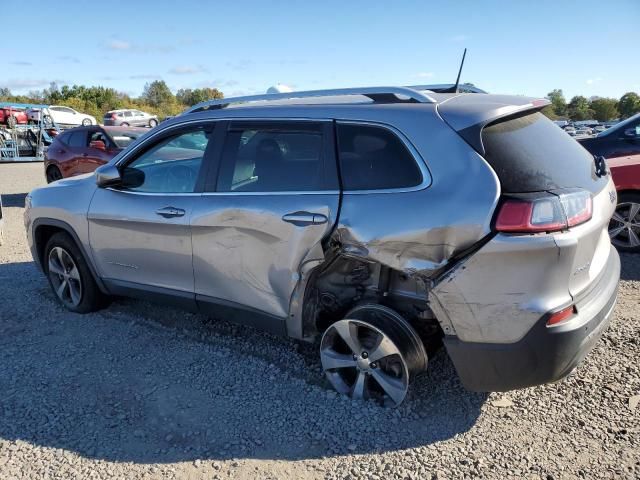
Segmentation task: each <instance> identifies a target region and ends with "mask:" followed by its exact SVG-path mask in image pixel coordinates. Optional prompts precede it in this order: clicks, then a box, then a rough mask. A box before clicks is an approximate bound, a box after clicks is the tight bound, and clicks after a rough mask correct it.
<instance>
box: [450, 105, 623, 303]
mask: <svg viewBox="0 0 640 480" xmlns="http://www.w3.org/2000/svg"><path fill="white" fill-rule="evenodd" d="M473 97H474V98H473V99H470V98H469V96H459V97H455V98H452V99H451V100H449V101H447V102H444V103H443V104H442V105H440V106H439V112H440V114H441V116H442V117H443V119H444V120H445V121H446V122H447V123H449V125H451V126H452V127H453V128H454V129H456V130H457V131H458V133H460V135H461V136H462V137H463V138H464V139H465V140H466V141H467V142H468V143H469V144H470V145H471V146H472V147H474V148H475V149H476V150H477V151H478V152H479V153H480V154H481V155H483V157H484V158H485V160H486V161H487V162H488V163H489V165H491V167H492V168H493V170H494V171H495V173H496V175H497V176H498V179H499V180H500V184H501V188H502V199H501V203H500V205H499V206H498V209H497V211H496V216H495V223H494V227H495V229H496V230H497V231H499V232H503V233H504V234H507V235H544V234H553V236H554V239H555V241H556V243H557V244H558V247H559V249H560V252H559V255H561V256H569V257H571V258H565V260H568V264H570V265H572V269H571V271H570V272H567V281H568V288H569V293H570V294H571V295H572V296H574V298H575V297H576V296H578V295H580V293H581V292H583V291H584V290H585V289H586V288H587V287H588V286H589V285H590V284H592V283H593V282H594V281H595V280H596V279H597V277H598V276H599V274H600V273H601V271H602V269H603V267H604V265H605V263H606V260H607V258H608V255H609V250H610V241H609V237H608V234H607V225H608V222H609V219H610V218H611V215H612V214H613V211H614V208H615V189H614V187H613V183H612V181H611V175H610V174H609V173H608V172H607V170H606V167H605V166H604V163H603V162H602V163H600V162H599V161H597V160H596V159H594V157H593V156H592V155H591V154H590V153H589V152H587V151H586V150H585V149H584V148H583V147H582V146H581V145H580V144H579V143H578V142H577V141H575V140H574V139H573V138H571V137H570V136H569V135H567V134H566V133H565V132H564V131H563V130H562V129H560V128H558V126H556V125H555V124H554V123H553V122H551V121H550V120H549V119H547V118H546V117H545V116H544V115H543V114H542V113H540V109H541V108H542V107H544V106H545V105H546V104H547V103H548V102H546V101H545V100H535V99H530V98H526V97H506V96H493V95H474V96H473ZM491 97H494V98H491ZM465 103H470V104H469V105H466V106H465ZM465 110H466V112H467V115H465V114H464V112H465ZM525 217H526V218H525Z"/></svg>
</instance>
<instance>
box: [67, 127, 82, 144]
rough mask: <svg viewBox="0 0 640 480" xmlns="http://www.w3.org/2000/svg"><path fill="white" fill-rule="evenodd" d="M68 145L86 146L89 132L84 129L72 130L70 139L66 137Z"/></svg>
mask: <svg viewBox="0 0 640 480" xmlns="http://www.w3.org/2000/svg"><path fill="white" fill-rule="evenodd" d="M65 140H66V143H67V145H69V146H70V147H86V146H87V132H86V130H82V131H79V132H72V133H71V134H70V135H69V138H68V139H65Z"/></svg>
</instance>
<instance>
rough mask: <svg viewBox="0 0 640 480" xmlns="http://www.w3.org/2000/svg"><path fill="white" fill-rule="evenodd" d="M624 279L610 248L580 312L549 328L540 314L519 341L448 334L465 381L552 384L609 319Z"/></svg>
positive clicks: (479, 386) (495, 385)
mask: <svg viewBox="0 0 640 480" xmlns="http://www.w3.org/2000/svg"><path fill="white" fill-rule="evenodd" d="M619 279H620V257H619V256H618V252H617V251H616V250H615V249H614V248H613V247H611V251H610V254H609V258H608V260H607V264H606V266H605V268H604V271H603V273H602V275H601V276H600V279H599V280H598V281H597V282H596V283H595V284H594V285H593V286H592V288H590V289H589V291H588V292H587V293H586V294H584V295H582V298H580V299H577V301H576V303H575V305H576V309H577V314H576V315H575V316H574V317H573V318H572V319H571V320H569V321H567V322H565V323H561V324H558V325H556V326H553V327H547V325H546V318H544V317H543V318H541V319H540V320H539V321H538V322H537V323H536V324H535V325H534V326H533V327H532V328H531V330H529V332H528V333H527V334H526V335H525V336H524V337H523V338H522V339H521V340H519V341H518V342H515V343H509V344H491V343H474V342H463V341H460V340H459V339H458V338H457V337H449V338H447V337H445V340H444V343H445V346H446V348H447V351H448V353H449V356H450V357H451V359H452V361H453V364H454V365H455V367H456V370H457V371H458V375H459V376H460V379H461V380H462V383H463V384H464V386H465V387H466V388H467V389H469V390H474V391H483V392H500V391H507V390H513V389H517V388H524V387H530V386H534V385H540V384H543V383H550V382H554V381H556V380H559V379H561V378H563V377H565V376H567V375H568V374H569V373H571V371H572V370H573V369H574V368H575V367H576V366H577V365H578V363H580V362H581V361H582V359H584V357H585V356H586V355H587V353H589V351H590V350H591V349H592V348H593V346H594V345H595V344H596V342H597V341H598V339H599V338H600V336H601V335H602V332H604V330H605V329H606V328H607V326H608V324H609V318H610V316H611V313H612V311H613V308H614V306H615V303H616V298H617V293H618V281H619Z"/></svg>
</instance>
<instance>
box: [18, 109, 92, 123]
mask: <svg viewBox="0 0 640 480" xmlns="http://www.w3.org/2000/svg"><path fill="white" fill-rule="evenodd" d="M30 113H31V115H30V119H31V121H34V122H38V121H40V115H42V114H44V121H45V123H50V122H51V120H53V121H54V122H55V123H56V125H58V126H62V127H75V126H78V125H83V126H89V125H97V124H98V122H97V121H96V118H95V117H92V116H91V115H87V114H86V113H80V112H78V111H76V110H74V109H73V108H70V107H64V106H61V105H51V106H49V107H47V108H45V109H43V110H42V111H41V110H40V109H37V108H33V109H31V112H30Z"/></svg>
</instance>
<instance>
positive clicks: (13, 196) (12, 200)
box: [0, 193, 27, 208]
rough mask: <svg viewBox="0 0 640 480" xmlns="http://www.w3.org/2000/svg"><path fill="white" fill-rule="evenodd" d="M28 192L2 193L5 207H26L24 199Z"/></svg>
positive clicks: (0, 195)
mask: <svg viewBox="0 0 640 480" xmlns="http://www.w3.org/2000/svg"><path fill="white" fill-rule="evenodd" d="M26 196H27V194H26V193H2V194H0V197H2V206H3V207H20V208H24V199H25V198H26Z"/></svg>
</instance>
